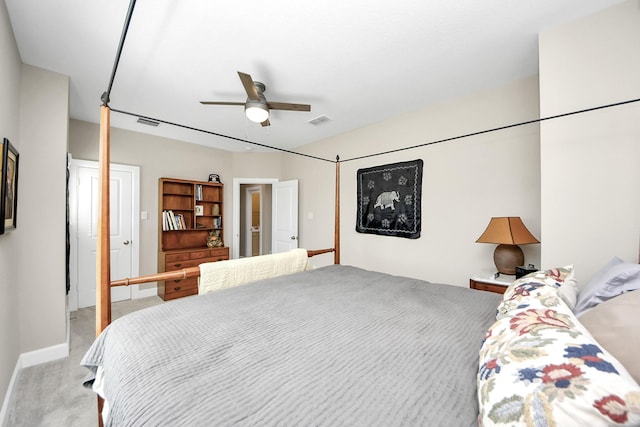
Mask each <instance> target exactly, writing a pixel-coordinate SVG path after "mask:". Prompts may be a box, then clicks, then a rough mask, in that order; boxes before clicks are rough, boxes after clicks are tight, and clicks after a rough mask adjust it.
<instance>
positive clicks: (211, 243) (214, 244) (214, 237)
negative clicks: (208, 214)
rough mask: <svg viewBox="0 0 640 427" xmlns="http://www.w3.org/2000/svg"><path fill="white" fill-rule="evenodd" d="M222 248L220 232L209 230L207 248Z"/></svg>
mask: <svg viewBox="0 0 640 427" xmlns="http://www.w3.org/2000/svg"><path fill="white" fill-rule="evenodd" d="M222 246H224V243H222V237H220V230H211V231H210V232H209V236H208V237H207V247H208V248H221V247H222Z"/></svg>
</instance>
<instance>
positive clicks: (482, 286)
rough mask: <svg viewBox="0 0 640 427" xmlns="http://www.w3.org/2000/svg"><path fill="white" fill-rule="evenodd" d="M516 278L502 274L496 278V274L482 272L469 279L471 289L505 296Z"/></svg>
mask: <svg viewBox="0 0 640 427" xmlns="http://www.w3.org/2000/svg"><path fill="white" fill-rule="evenodd" d="M514 280H516V276H509V275H506V274H501V275H500V276H498V277H496V278H494V273H488V272H482V273H478V274H474V275H473V276H471V278H470V279H469V287H470V288H471V289H478V290H480V291H488V292H494V293H496V294H503V293H504V291H506V290H507V286H509V285H510V284H511V283H512V282H513V281H514Z"/></svg>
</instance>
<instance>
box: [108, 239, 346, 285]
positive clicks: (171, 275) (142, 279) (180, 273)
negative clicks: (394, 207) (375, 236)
mask: <svg viewBox="0 0 640 427" xmlns="http://www.w3.org/2000/svg"><path fill="white" fill-rule="evenodd" d="M330 252H335V251H334V249H333V248H329V249H317V250H307V256H309V257H312V256H315V255H320V254H326V253H330ZM199 276H200V267H186V268H183V269H180V270H173V271H166V272H164V273H156V274H149V275H146V276H139V277H132V278H127V279H120V280H114V281H112V282H111V286H112V287H113V286H129V285H140V284H142V283H149V282H157V281H159V280H182V279H188V278H189V277H199Z"/></svg>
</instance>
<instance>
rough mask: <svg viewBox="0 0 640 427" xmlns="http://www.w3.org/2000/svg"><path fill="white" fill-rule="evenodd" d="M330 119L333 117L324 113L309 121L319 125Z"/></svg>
mask: <svg viewBox="0 0 640 427" xmlns="http://www.w3.org/2000/svg"><path fill="white" fill-rule="evenodd" d="M329 120H331V119H330V118H329V117H327V116H325V115H324V114H323V115H321V116H318V117H316V118H315V119H311V120H309V121H308V122H307V123H309V124H311V125H314V126H319V125H321V124H324V123H326V122H328V121H329Z"/></svg>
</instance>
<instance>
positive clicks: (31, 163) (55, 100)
mask: <svg viewBox="0 0 640 427" xmlns="http://www.w3.org/2000/svg"><path fill="white" fill-rule="evenodd" d="M20 91H21V101H20V138H19V139H20V172H19V174H20V176H19V181H18V182H19V186H20V188H19V192H18V228H17V229H16V236H17V237H18V251H19V258H18V263H17V265H16V267H17V268H18V274H19V281H18V283H19V289H20V298H19V299H20V305H19V313H20V350H21V352H22V353H25V352H29V351H34V350H39V349H42V348H46V347H51V346H55V345H60V344H61V343H65V342H66V336H67V320H68V319H67V314H66V297H65V286H66V268H65V259H66V255H65V240H66V238H65V222H66V189H67V175H66V164H67V146H68V144H67V140H68V124H69V119H68V117H69V99H68V98H69V96H68V95H69V78H68V77H67V76H63V75H61V74H57V73H52V72H50V71H45V70H42V69H40V68H35V67H31V66H29V65H23V66H22V78H21V84H20ZM34 123H37V125H34ZM43 141H46V142H45V143H43ZM42 255H45V256H42ZM34 265H37V268H34Z"/></svg>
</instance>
